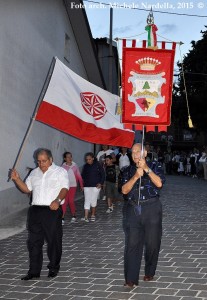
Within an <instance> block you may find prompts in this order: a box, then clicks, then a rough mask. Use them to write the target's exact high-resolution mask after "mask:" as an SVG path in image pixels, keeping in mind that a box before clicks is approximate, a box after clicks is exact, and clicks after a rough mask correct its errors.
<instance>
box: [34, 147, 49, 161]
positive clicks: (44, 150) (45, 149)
mask: <svg viewBox="0 0 207 300" xmlns="http://www.w3.org/2000/svg"><path fill="white" fill-rule="evenodd" d="M41 154H46V155H47V157H48V159H51V158H52V159H53V157H52V152H51V151H50V150H49V149H47V148H38V149H37V150H36V151H35V153H34V159H35V160H37V158H38V156H39V155H41Z"/></svg>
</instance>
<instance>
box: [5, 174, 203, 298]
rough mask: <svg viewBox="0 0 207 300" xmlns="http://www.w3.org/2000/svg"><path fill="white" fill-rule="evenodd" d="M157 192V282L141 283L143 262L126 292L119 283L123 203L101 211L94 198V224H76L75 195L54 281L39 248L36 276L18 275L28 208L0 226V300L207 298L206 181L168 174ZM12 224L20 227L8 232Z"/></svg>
mask: <svg viewBox="0 0 207 300" xmlns="http://www.w3.org/2000/svg"><path fill="white" fill-rule="evenodd" d="M161 194H162V196H161V199H162V202H163V239H162V246H161V252H160V258H159V262H158V267H157V272H156V276H155V278H154V281H151V282H143V281H142V277H143V275H144V273H143V266H142V269H141V274H140V283H139V286H138V287H136V288H133V289H131V290H128V289H126V288H124V286H123V283H124V276H123V251H124V234H123V230H122V205H121V204H120V203H119V205H118V204H117V205H116V207H115V209H114V211H113V213H111V214H106V208H107V207H106V202H105V201H103V200H99V203H98V209H97V220H96V222H89V223H85V222H81V221H80V218H81V217H82V216H83V199H79V200H77V202H76V203H77V211H78V213H77V216H78V222H77V223H75V224H71V223H70V216H69V214H67V216H66V219H65V225H64V227H63V229H64V236H63V256H62V261H61V269H60V272H59V274H58V276H57V277H55V278H48V277H47V273H48V270H47V267H46V265H47V263H48V260H47V255H46V251H44V265H43V269H42V273H41V277H40V279H38V280H30V281H27V282H25V281H21V280H20V277H21V276H22V275H25V274H26V273H27V271H28V252H27V246H26V240H27V231H26V229H24V228H25V223H26V213H24V214H23V216H22V215H21V217H19V218H18V216H16V217H15V218H14V219H13V220H7V221H4V223H1V224H0V229H1V231H2V232H3V231H5V230H7V231H8V232H9V233H8V237H6V236H5V238H4V236H3V239H2V240H0V252H1V256H0V299H5V300H8V299H18V300H20V299H21V300H22V299H32V300H43V299H48V300H67V299H69V300H80V299H81V300H98V299H99V300H101V299H102V300H103V299H117V300H122V299H130V300H136V299H137V300H195V299H200V300H204V299H207V205H206V204H207V182H206V181H204V180H202V179H197V178H194V179H193V178H189V177H184V176H167V182H166V184H165V186H164V188H163V190H162V192H161ZM23 217H24V218H23ZM9 221H10V223H12V222H13V223H12V224H13V226H14V223H15V226H17V224H18V225H19V229H21V230H17V231H16V232H15V235H13V236H9V235H11V230H12V229H11V226H10V228H9ZM21 222H24V227H23V226H22V225H21V224H20V223H21ZM22 228H23V229H22ZM8 229H9V230H8ZM19 231H20V232H19ZM44 249H45V250H46V246H45V247H44Z"/></svg>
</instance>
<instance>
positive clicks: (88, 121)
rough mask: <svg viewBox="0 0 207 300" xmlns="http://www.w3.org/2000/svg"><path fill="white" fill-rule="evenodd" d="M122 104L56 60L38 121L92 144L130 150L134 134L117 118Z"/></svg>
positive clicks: (117, 98)
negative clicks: (117, 110)
mask: <svg viewBox="0 0 207 300" xmlns="http://www.w3.org/2000/svg"><path fill="white" fill-rule="evenodd" d="M119 101H120V99H119V97H118V96H116V95H113V94H111V93H109V92H108V91H105V90H103V89H101V88H100V87H98V86H96V85H94V84H92V83H90V82H89V81H87V80H85V79H83V78H82V77H80V76H79V75H77V74H76V73H74V72H73V71H72V70H70V69H69V68H68V67H66V66H65V65H64V64H63V63H62V62H61V61H60V60H59V59H58V58H56V63H55V67H54V70H53V74H52V77H51V80H50V83H49V86H48V88H47V90H46V93H45V96H44V99H43V101H42V103H41V104H40V106H39V109H38V111H37V114H36V117H35V119H36V120H37V121H40V122H43V123H45V124H47V125H49V126H51V127H54V128H56V129H58V130H61V131H63V132H65V133H67V134H70V135H72V136H74V137H76V138H79V139H81V140H84V141H87V142H90V143H95V144H106V145H114V146H123V147H131V146H132V144H133V141H134V132H133V131H131V130H126V129H124V126H123V124H122V123H121V122H120V115H116V108H117V106H118V104H119Z"/></svg>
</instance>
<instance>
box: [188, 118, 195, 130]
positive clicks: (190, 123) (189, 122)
mask: <svg viewBox="0 0 207 300" xmlns="http://www.w3.org/2000/svg"><path fill="white" fill-rule="evenodd" d="M188 126H189V128H194V126H193V122H192V120H191V117H190V115H189V116H188Z"/></svg>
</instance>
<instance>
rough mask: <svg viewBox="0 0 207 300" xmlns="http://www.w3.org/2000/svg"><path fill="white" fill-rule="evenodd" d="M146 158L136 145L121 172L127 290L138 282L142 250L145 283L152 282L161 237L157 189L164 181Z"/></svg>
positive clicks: (156, 165)
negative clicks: (130, 158) (129, 163)
mask: <svg viewBox="0 0 207 300" xmlns="http://www.w3.org/2000/svg"><path fill="white" fill-rule="evenodd" d="M142 152H143V153H142ZM146 156H147V151H146V150H145V149H144V150H143V151H142V149H141V144H135V145H134V146H133V147H132V159H133V161H134V164H133V165H130V166H129V167H127V168H125V169H124V170H123V173H122V193H123V196H124V200H125V201H124V206H123V228H124V233H125V252H124V276H125V286H126V287H130V288H132V287H134V286H136V285H138V283H139V272H140V266H141V260H142V254H143V249H144V250H145V252H144V254H145V276H144V281H150V280H153V277H154V275H155V271H156V267H157V262H158V256H159V250H160V244H161V237H162V204H161V202H160V200H159V190H160V189H161V187H162V185H163V183H164V182H165V177H164V174H163V169H162V166H161V164H160V163H159V162H157V161H149V162H146V160H145V157H146Z"/></svg>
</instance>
